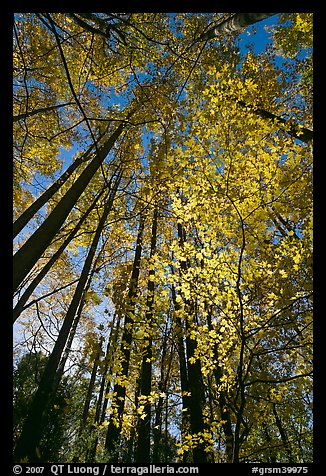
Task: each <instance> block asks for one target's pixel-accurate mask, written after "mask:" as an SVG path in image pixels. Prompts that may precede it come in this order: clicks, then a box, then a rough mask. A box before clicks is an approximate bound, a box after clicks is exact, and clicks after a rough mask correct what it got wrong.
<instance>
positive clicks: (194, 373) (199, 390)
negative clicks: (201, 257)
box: [178, 223, 208, 463]
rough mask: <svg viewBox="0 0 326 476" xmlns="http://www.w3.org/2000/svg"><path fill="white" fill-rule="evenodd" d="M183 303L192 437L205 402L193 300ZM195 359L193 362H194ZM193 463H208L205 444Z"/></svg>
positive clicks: (199, 426)
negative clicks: (194, 331)
mask: <svg viewBox="0 0 326 476" xmlns="http://www.w3.org/2000/svg"><path fill="white" fill-rule="evenodd" d="M178 238H179V245H180V247H181V248H183V245H184V243H185V241H186V237H185V231H184V229H183V227H182V225H181V224H180V223H178ZM187 268H188V264H187V262H186V261H181V262H180V269H181V275H182V273H184V272H186V271H187ZM184 303H185V324H186V325H185V327H186V329H185V330H186V357H187V369H188V384H189V391H190V399H189V418H190V429H191V434H192V435H198V434H199V433H202V432H203V431H204V430H205V422H204V417H203V405H204V401H205V394H204V383H203V377H202V372H201V365H200V360H199V359H197V358H196V357H195V352H196V347H197V344H196V341H195V340H194V339H192V338H191V337H190V331H191V329H192V326H193V324H194V317H195V306H194V302H193V300H190V299H184ZM194 359H195V360H194ZM192 452H193V462H194V463H206V462H207V461H208V458H207V453H206V451H205V443H204V442H203V443H201V442H199V443H198V444H197V445H196V446H195V447H194V448H193V450H192Z"/></svg>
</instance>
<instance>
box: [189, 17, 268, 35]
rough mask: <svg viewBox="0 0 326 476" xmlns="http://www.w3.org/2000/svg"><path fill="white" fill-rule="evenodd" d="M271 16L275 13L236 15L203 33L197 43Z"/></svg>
mask: <svg viewBox="0 0 326 476" xmlns="http://www.w3.org/2000/svg"><path fill="white" fill-rule="evenodd" d="M273 15H276V13H236V14H235V15H232V16H231V17H230V18H228V19H227V20H224V21H222V22H221V23H219V24H217V25H215V26H213V27H212V28H210V29H209V30H207V31H206V32H204V33H203V34H202V35H201V37H200V38H199V39H198V40H197V41H205V40H206V41H207V40H211V39H212V38H216V37H218V36H221V35H225V34H229V33H233V32H235V31H238V30H241V28H246V27H247V26H249V25H253V24H254V23H257V22H259V21H261V20H265V19H266V18H269V17H271V16H273Z"/></svg>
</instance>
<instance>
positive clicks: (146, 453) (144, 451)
mask: <svg viewBox="0 0 326 476" xmlns="http://www.w3.org/2000/svg"><path fill="white" fill-rule="evenodd" d="M157 217H158V209H157V207H156V208H155V210H154V214H153V225H152V237H151V251H150V258H152V257H153V255H154V253H155V251H156V235H157ZM154 274H155V271H154V270H153V269H150V271H149V278H148V283H147V300H146V309H147V310H146V315H145V321H146V327H148V329H150V327H151V325H152V321H153V306H154V288H155V285H154ZM139 390H140V395H142V396H145V397H149V395H150V393H151V390H152V337H149V339H148V342H147V346H146V348H145V352H144V355H143V360H142V365H141V373H140V386H139ZM143 412H144V414H145V418H139V419H138V425H137V426H138V432H137V434H138V440H137V447H136V459H135V461H136V463H150V431H151V403H150V402H148V401H147V402H146V403H145V405H144V410H143Z"/></svg>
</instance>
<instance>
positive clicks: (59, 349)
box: [14, 172, 121, 462]
mask: <svg viewBox="0 0 326 476" xmlns="http://www.w3.org/2000/svg"><path fill="white" fill-rule="evenodd" d="M120 179H121V172H120V173H119V175H118V177H117V179H116V182H115V185H114V188H113V189H112V190H111V193H110V195H109V198H108V200H107V202H106V204H105V207H104V211H103V214H102V217H101V219H100V221H99V224H98V227H97V230H96V232H95V235H94V238H93V241H92V244H91V246H90V249H89V251H88V254H87V257H86V260H85V263H84V266H83V270H82V272H81V275H80V279H79V281H78V284H77V287H76V290H75V293H74V296H73V298H72V301H71V303H70V306H69V309H68V311H67V314H66V317H65V319H64V322H63V324H62V327H61V329H60V332H59V336H58V338H57V340H56V343H55V345H54V348H53V350H52V353H51V355H50V357H49V360H48V363H47V366H46V368H45V370H44V373H43V376H42V379H41V381H40V384H39V387H38V389H37V391H36V393H35V396H34V398H33V401H32V403H31V406H30V408H29V412H28V415H27V417H26V420H25V422H24V425H23V428H22V432H21V434H20V437H19V438H18V440H17V443H16V447H15V451H14V458H15V461H17V462H19V461H22V460H23V459H25V458H27V459H28V461H29V462H37V461H38V460H39V459H40V456H39V454H38V453H39V452H38V449H37V448H38V445H39V442H40V439H41V437H42V422H43V418H44V415H45V412H46V409H47V405H48V402H49V400H50V398H51V396H52V395H53V393H54V392H55V387H56V386H57V385H58V378H56V372H57V368H58V365H59V363H60V359H61V357H62V354H63V351H64V348H65V345H66V343H67V340H68V337H69V333H70V331H71V327H72V325H73V322H74V318H75V315H76V311H77V309H78V306H79V305H80V302H81V299H82V296H83V293H84V290H85V286H86V282H87V279H88V276H89V273H90V270H91V267H92V263H93V259H94V256H95V252H96V248H97V246H98V243H99V239H100V236H101V234H102V231H103V228H104V226H105V223H106V219H107V216H108V214H109V212H110V210H111V208H112V204H113V200H114V197H115V193H116V190H117V187H118V184H119V182H120Z"/></svg>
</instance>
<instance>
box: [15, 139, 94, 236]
mask: <svg viewBox="0 0 326 476" xmlns="http://www.w3.org/2000/svg"><path fill="white" fill-rule="evenodd" d="M93 149H94V145H92V146H90V147H89V148H88V149H87V150H86V152H85V153H84V154H83V155H81V156H80V157H78V158H77V159H76V160H75V161H74V162H73V163H72V164H71V165H70V166H69V167H68V168H67V170H66V171H65V172H64V173H63V174H62V175H61V176H60V177H59V178H58V180H56V181H55V182H54V183H53V184H52V185H51V186H50V187H49V188H48V189H47V190H45V192H43V193H42V195H40V196H39V197H38V198H37V199H36V200H35V201H34V202H33V203H32V204H31V205H30V206H29V207H28V208H27V209H26V210H25V211H24V212H23V213H22V214H21V215H20V216H19V217H18V218H17V220H16V221H15V222H14V224H13V236H14V238H15V237H16V236H17V235H18V234H19V233H20V232H21V231H22V229H23V228H24V227H25V226H26V225H27V223H28V222H29V221H30V220H31V219H32V218H33V216H34V215H35V213H37V212H38V211H39V210H40V209H41V208H42V207H43V205H45V204H46V203H47V202H48V201H49V200H50V198H52V197H53V195H54V194H55V193H56V192H57V191H58V190H59V189H60V187H62V185H63V184H64V183H66V181H67V180H68V178H69V177H71V175H72V174H73V172H74V171H75V170H76V169H77V168H78V167H79V166H80V165H81V164H83V163H84V162H86V161H87V160H88V159H89V156H90V154H91V153H92V151H93Z"/></svg>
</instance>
